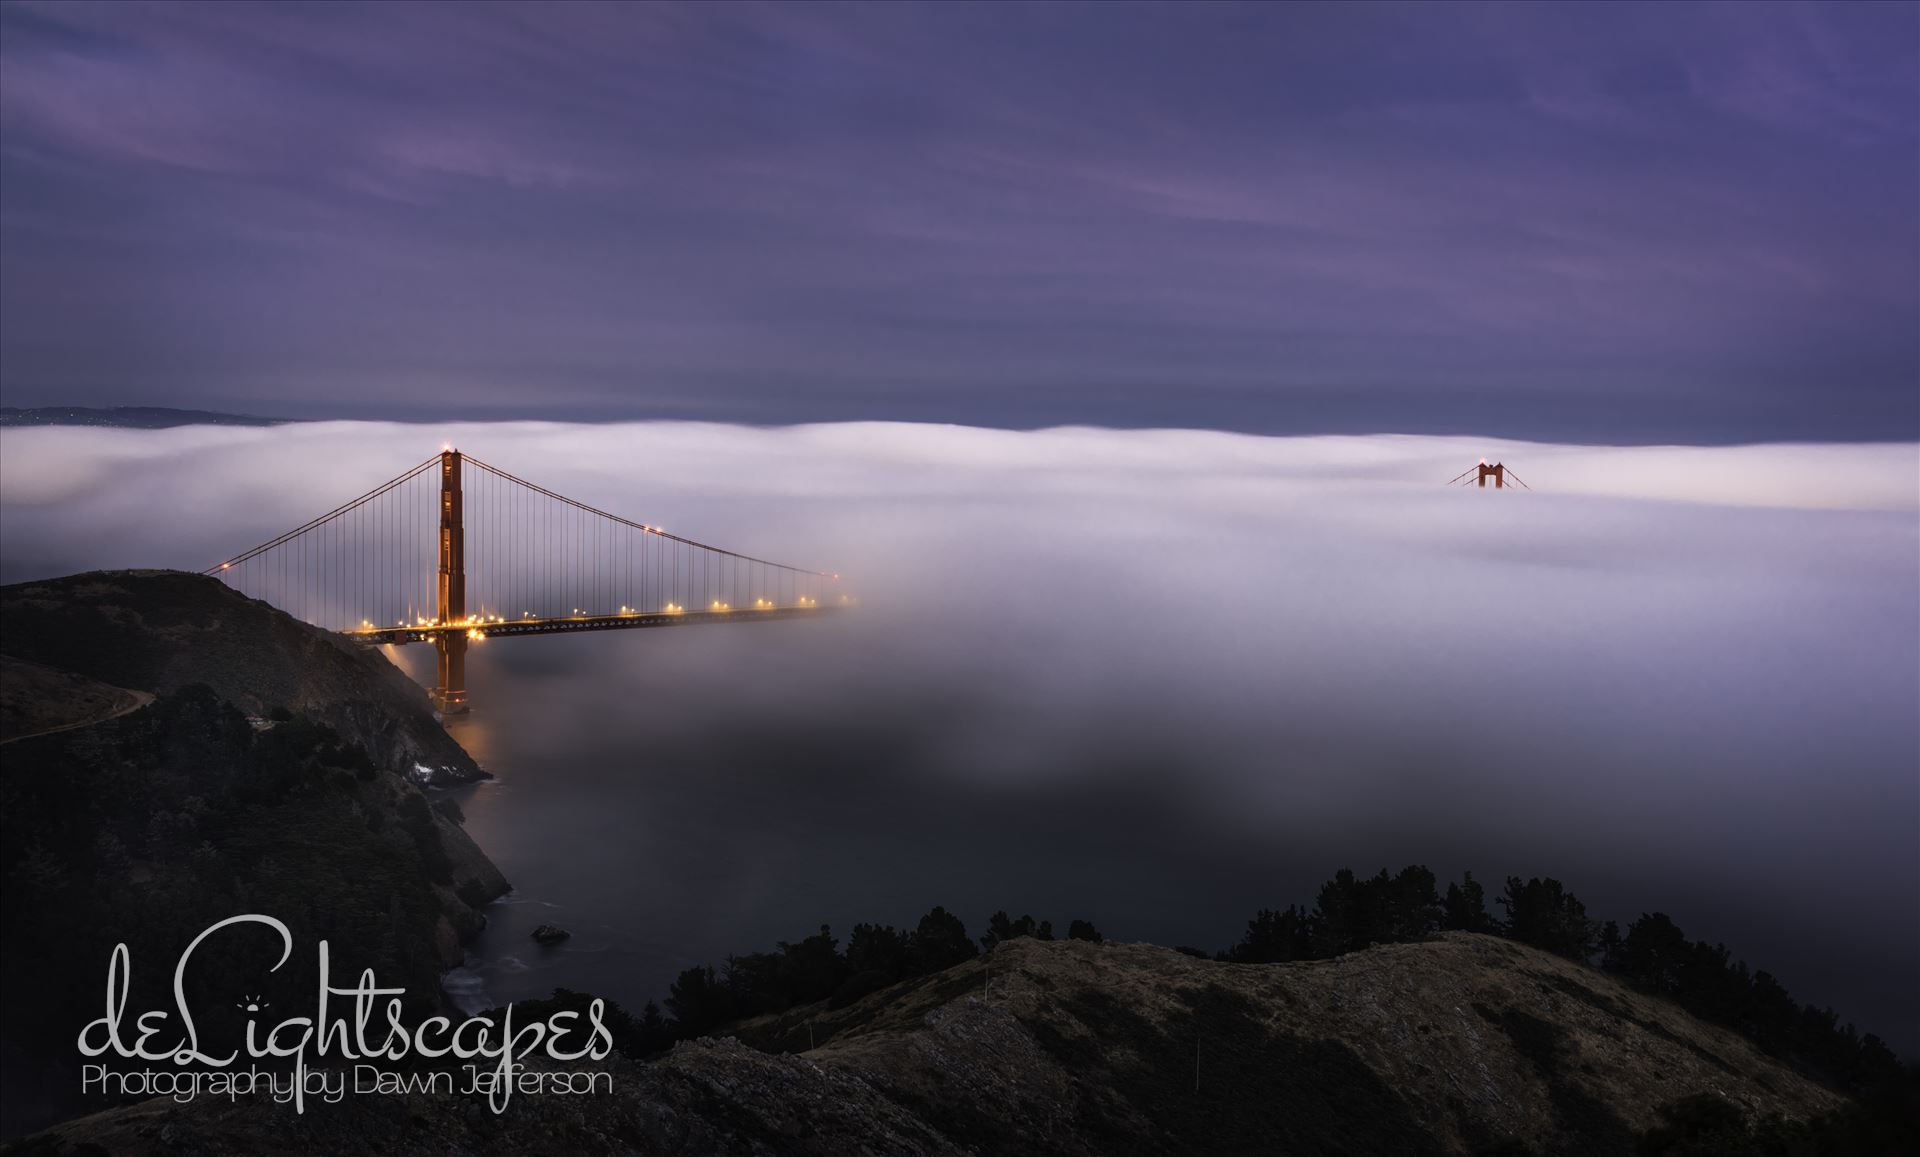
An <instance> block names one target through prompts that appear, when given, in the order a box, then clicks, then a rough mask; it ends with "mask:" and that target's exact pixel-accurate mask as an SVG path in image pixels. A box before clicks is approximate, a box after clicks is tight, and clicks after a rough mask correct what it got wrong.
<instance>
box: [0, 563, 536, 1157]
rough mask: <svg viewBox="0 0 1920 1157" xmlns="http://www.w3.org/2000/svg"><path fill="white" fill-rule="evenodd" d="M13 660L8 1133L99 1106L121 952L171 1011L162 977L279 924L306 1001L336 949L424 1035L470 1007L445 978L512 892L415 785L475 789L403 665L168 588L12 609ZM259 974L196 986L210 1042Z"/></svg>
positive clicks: (2, 1112) (260, 610) (0, 995)
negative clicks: (90, 1090) (444, 1016)
mask: <svg viewBox="0 0 1920 1157" xmlns="http://www.w3.org/2000/svg"><path fill="white" fill-rule="evenodd" d="M0 647H4V648H5V649H6V650H7V651H8V654H7V655H5V656H0V681H4V687H3V688H0V704H4V706H5V712H4V718H5V722H6V725H7V729H8V739H7V742H6V744H5V746H4V748H3V749H0V751H3V752H4V763H3V764H0V767H3V771H0V901H4V904H0V941H3V942H4V943H5V944H6V945H7V946H8V949H7V952H6V953H5V954H4V956H0V1129H3V1130H4V1133H0V1135H11V1134H14V1133H17V1132H18V1131H20V1130H22V1129H26V1128H33V1127H37V1126H40V1125H44V1124H46V1123H48V1122H50V1121H56V1120H59V1119H61V1118H62V1117H65V1116H71V1115H73V1114H75V1113H79V1112H85V1111H88V1110H90V1109H94V1108H98V1107H100V1106H101V1104H102V1103H103V1102H102V1101H100V1100H98V1099H96V1100H94V1101H92V1102H84V1101H82V1100H80V1099H79V1082H78V1079H77V1073H76V1070H77V1065H78V1061H79V1054H78V1053H77V1052H76V1051H75V1049H74V1045H73V1041H74V1034H75V1033H76V1032H77V1031H78V1028H79V1026H80V1025H81V1024H83V1023H85V1021H86V1019H87V1018H88V1017H89V1016H91V1015H97V1013H98V1010H99V999H100V985H101V984H102V983H103V978H104V976H105V969H106V964H107V961H108V959H109V956H110V954H111V953H112V951H113V948H114V945H115V944H116V943H122V942H124V943H126V944H127V945H128V946H129V948H130V950H131V953H132V956H133V958H134V960H135V961H137V962H140V964H139V965H138V966H137V967H136V968H135V969H134V972H133V980H132V993H133V998H134V1000H135V1001H136V1002H140V1001H146V1002H152V1001H161V1000H163V999H164V998H165V997H166V996H167V995H169V993H168V990H167V989H166V984H167V978H168V973H167V969H166V968H165V967H163V966H162V963H161V962H164V961H171V960H175V959H178V957H179V955H180V953H181V951H182V950H183V949H184V948H185V947H186V944H187V942H188V941H190V940H191V938H192V937H193V936H194V935H195V934H197V933H198V932H199V931H200V930H201V929H204V928H206V927H209V926H210V925H212V924H213V923H215V922H216V921H219V920H222V919H225V918H227V917H230V916H233V915H236V914H239V913H245V912H260V913H265V914H267V915H271V916H274V917H276V918H279V919H281V920H283V921H285V922H286V923H287V925H288V926H289V927H290V928H291V929H292V930H293V932H294V934H295V935H296V937H297V938H298V939H299V941H300V942H301V943H302V944H303V945H304V946H306V947H305V948H303V950H302V951H301V952H300V953H298V954H296V956H295V958H294V959H293V961H292V962H291V963H290V964H289V965H288V967H286V968H284V969H282V970H280V972H279V974H278V975H277V978H276V979H277V982H278V983H279V984H281V985H283V986H289V987H286V989H285V991H286V992H287V993H294V992H311V991H312V990H313V989H314V987H315V985H316V984H317V983H318V981H317V972H316V966H315V963H314V961H315V956H314V953H313V951H312V946H314V945H316V944H317V943H318V942H319V941H320V940H323V939H324V940H327V941H328V942H329V943H330V944H331V945H332V947H333V950H334V951H335V952H337V953H338V954H339V958H340V959H343V960H351V961H354V962H355V966H356V967H371V968H373V969H375V970H376V972H377V973H378V974H379V975H380V976H381V977H382V978H383V979H385V980H388V981H389V982H393V983H398V984H400V985H402V986H404V987H405V988H406V990H407V993H408V996H407V1000H408V1002H409V1003H410V1004H411V1006H412V1007H413V1008H414V1009H415V1010H416V1012H417V1013H418V1015H422V1016H424V1015H429V1014H431V1013H433V1012H436V1011H445V1012H451V1011H452V1009H451V1007H450V1006H449V1005H448V1004H447V1003H446V1001H445V998H444V997H443V995H442V994H441V992H440V989H439V976H440V974H441V972H442V971H444V970H445V969H447V968H449V967H452V966H453V965H455V964H458V963H459V962H460V960H461V959H462V955H463V948H462V945H463V944H464V943H465V942H466V940H467V939H468V938H470V937H471V936H472V935H473V934H475V933H476V932H477V931H478V930H479V929H480V927H481V925H482V923H483V917H482V915H481V910H482V908H484V906H485V905H486V904H487V903H489V902H490V901H491V900H492V899H494V898H495V897H497V896H499V895H500V894H502V893H503V892H505V891H506V890H507V882H506V880H505V879H504V878H503V877H502V876H501V873H500V871H499V870H498V869H497V868H496V867H495V866H494V865H493V863H492V862H491V861H489V860H488V859H487V857H486V855H485V854H484V853H482V852H481V851H480V849H479V848H478V847H477V846H476V845H475V844H474V842H473V840H472V839H471V838H469V837H468V835H467V834H466V832H465V830H464V829H463V828H462V827H461V824H460V816H459V812H458V810H457V809H456V808H454V807H453V806H452V805H451V804H448V803H442V804H439V805H436V804H435V803H433V802H432V801H430V800H429V799H428V798H427V797H426V796H425V795H423V794H422V792H421V790H420V786H419V783H420V781H421V780H422V779H423V778H424V777H422V776H420V775H418V774H417V773H416V764H418V763H422V762H426V761H428V760H431V761H433V766H435V767H438V768H441V769H443V772H444V774H445V775H446V776H448V777H452V778H471V777H476V776H479V775H480V774H481V773H480V771H479V769H478V768H477V767H476V766H474V764H473V762H472V761H471V760H470V759H469V758H467V756H466V754H465V753H464V752H463V751H461V750H460V748H459V747H458V746H457V745H456V744H454V742H453V741H452V740H451V739H450V738H449V737H448V736H447V735H446V734H445V732H444V731H443V730H442V729H441V728H440V727H439V725H438V723H437V722H436V721H435V720H434V718H433V716H432V714H431V713H430V712H429V711H427V710H426V704H425V697H424V696H423V695H422V694H421V693H420V690H419V688H418V687H416V686H414V685H413V684H411V683H410V682H408V681H407V680H406V679H405V678H404V676H402V675H401V673H400V672H399V671H397V670H396V669H395V668H394V667H393V665H392V664H390V663H388V662H387V661H386V660H385V659H384V658H382V657H381V656H380V655H378V654H375V653H369V652H364V651H362V650H360V649H359V648H357V647H354V646H352V645H350V644H346V643H343V642H341V641H339V640H337V639H336V638H334V637H333V636H330V635H328V634H326V633H325V632H320V631H316V630H314V629H312V628H310V627H307V626H305V625H303V624H300V623H296V622H294V621H293V620H291V619H289V618H288V617H287V616H285V615H283V614H281V613H280V612H278V611H276V610H273V609H272V608H270V607H267V606H265V605H264V604H261V603H257V602H252V601H250V600H247V599H244V598H241V597H240V596H238V595H237V594H234V593H233V592H232V591H230V590H228V589H227V588H226V587H225V586H223V585H222V584H219V583H217V582H213V581H211V580H208V579H203V578H199V577H197V576H191V575H178V574H171V573H166V572H147V573H138V574H129V575H82V576H75V577H73V578H68V579H60V580H54V581H51V582H45V583H36V584H29V585H24V586H15V587H8V588H4V589H0ZM22 653H24V654H25V655H26V656H28V657H27V658H22V657H20V656H21V654H22ZM56 662H57V663H64V664H69V665H70V669H65V670H63V669H60V668H59V667H55V666H50V665H48V664H50V663H56ZM155 692H158V694H157V695H156V694H155ZM281 707H286V708H289V710H278V708H281ZM270 709H271V710H273V714H274V716H275V718H273V719H272V720H261V719H255V720H252V721H250V720H249V719H248V718H247V714H248V713H253V714H256V715H257V714H259V713H262V712H264V711H267V710H270ZM260 967H261V966H260V965H259V963H258V962H257V961H252V960H249V959H246V958H245V957H244V954H242V955H234V954H227V953H223V954H221V955H220V956H218V957H212V958H209V959H208V960H207V961H206V962H203V963H200V964H198V965H196V968H195V969H194V972H193V975H192V985H193V986H194V988H195V989H196V991H199V992H200V993H201V994H202V995H203V996H204V997H205V999H206V1007H207V1008H208V1010H209V1011H208V1013H207V1014H206V1015H207V1021H208V1024H209V1027H210V1028H214V1029H224V1030H233V1031H237V1028H236V1026H237V1024H238V1023H239V1018H240V1017H241V1016H242V1015H243V1014H241V1013H239V1012H238V1011H236V1009H237V1006H236V1005H235V1004H234V1001H233V994H234V993H235V992H238V991H240V990H241V988H242V987H245V986H247V985H249V984H252V985H257V984H258V983H259V977H260ZM161 1006H162V1005H161V1004H158V1003H152V1004H148V1005H147V1007H161Z"/></svg>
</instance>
